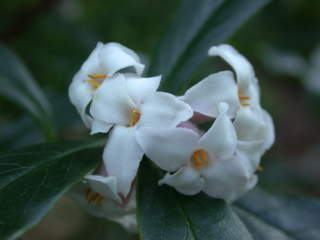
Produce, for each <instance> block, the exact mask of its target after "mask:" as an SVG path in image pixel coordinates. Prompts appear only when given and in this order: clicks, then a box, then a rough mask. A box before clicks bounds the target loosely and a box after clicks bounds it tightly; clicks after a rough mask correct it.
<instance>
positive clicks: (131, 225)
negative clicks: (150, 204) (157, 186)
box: [111, 214, 138, 233]
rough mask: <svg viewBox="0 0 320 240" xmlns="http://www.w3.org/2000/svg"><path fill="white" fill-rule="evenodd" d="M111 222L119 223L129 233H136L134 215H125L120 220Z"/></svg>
mask: <svg viewBox="0 0 320 240" xmlns="http://www.w3.org/2000/svg"><path fill="white" fill-rule="evenodd" d="M111 221H114V222H117V223H119V224H120V225H121V226H122V227H123V228H124V229H125V230H127V231H128V232H129V233H138V232H137V216H136V214H126V215H124V216H122V217H120V218H113V219H111Z"/></svg>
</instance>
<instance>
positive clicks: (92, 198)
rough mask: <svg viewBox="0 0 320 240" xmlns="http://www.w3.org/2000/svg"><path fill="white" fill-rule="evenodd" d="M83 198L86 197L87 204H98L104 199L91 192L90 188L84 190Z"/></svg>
mask: <svg viewBox="0 0 320 240" xmlns="http://www.w3.org/2000/svg"><path fill="white" fill-rule="evenodd" d="M85 196H86V199H87V201H88V203H96V204H100V203H101V201H102V200H104V199H106V198H105V197H104V196H102V195H101V194H99V193H96V192H93V191H92V190H91V189H90V188H87V189H86V190H85Z"/></svg>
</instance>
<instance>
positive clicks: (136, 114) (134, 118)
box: [129, 109, 141, 127]
mask: <svg viewBox="0 0 320 240" xmlns="http://www.w3.org/2000/svg"><path fill="white" fill-rule="evenodd" d="M140 116H141V113H140V112H139V110H137V109H133V110H132V111H131V120H130V123H129V127H133V126H134V125H136V124H137V122H138V121H139V120H140Z"/></svg>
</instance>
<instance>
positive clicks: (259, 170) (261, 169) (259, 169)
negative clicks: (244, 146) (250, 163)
mask: <svg viewBox="0 0 320 240" xmlns="http://www.w3.org/2000/svg"><path fill="white" fill-rule="evenodd" d="M263 170H264V168H263V167H261V166H258V167H257V168H256V171H258V172H262V171H263Z"/></svg>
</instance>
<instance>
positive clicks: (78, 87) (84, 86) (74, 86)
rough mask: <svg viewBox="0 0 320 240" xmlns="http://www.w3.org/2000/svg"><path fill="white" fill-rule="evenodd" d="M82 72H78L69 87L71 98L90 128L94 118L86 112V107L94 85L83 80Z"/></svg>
mask: <svg viewBox="0 0 320 240" xmlns="http://www.w3.org/2000/svg"><path fill="white" fill-rule="evenodd" d="M81 75H82V73H80V72H78V73H77V74H76V75H75V76H74V78H73V80H72V83H71V85H70V87H69V98H70V101H71V103H72V104H73V105H74V106H75V107H76V109H77V111H78V113H79V114H80V116H81V118H82V120H83V121H84V123H85V125H86V126H87V127H88V128H90V127H91V123H92V118H91V117H90V116H88V115H87V114H86V107H87V106H88V104H89V102H90V101H91V99H92V94H93V90H92V87H91V86H90V85H89V84H88V83H86V82H85V81H83V79H82V77H81Z"/></svg>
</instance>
